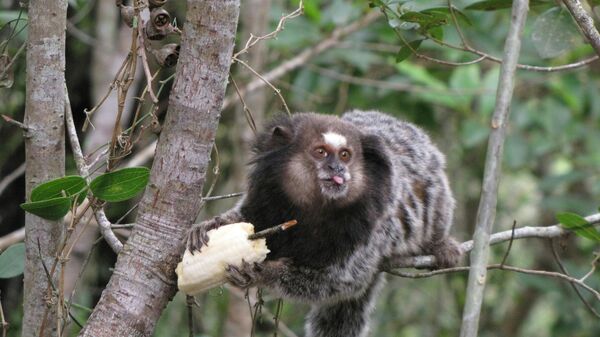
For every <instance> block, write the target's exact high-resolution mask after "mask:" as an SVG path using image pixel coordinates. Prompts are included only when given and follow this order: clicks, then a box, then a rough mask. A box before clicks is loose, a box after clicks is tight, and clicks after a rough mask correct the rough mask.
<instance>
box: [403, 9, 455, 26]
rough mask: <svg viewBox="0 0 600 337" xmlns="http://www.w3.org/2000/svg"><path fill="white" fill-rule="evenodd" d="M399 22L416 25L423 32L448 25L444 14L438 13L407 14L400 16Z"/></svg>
mask: <svg viewBox="0 0 600 337" xmlns="http://www.w3.org/2000/svg"><path fill="white" fill-rule="evenodd" d="M400 20H403V21H407V22H413V23H418V24H419V25H420V26H421V29H423V30H428V29H430V28H432V27H438V26H443V25H445V24H447V23H448V17H447V16H446V14H444V13H440V12H429V13H424V12H407V13H404V14H402V15H401V16H400Z"/></svg>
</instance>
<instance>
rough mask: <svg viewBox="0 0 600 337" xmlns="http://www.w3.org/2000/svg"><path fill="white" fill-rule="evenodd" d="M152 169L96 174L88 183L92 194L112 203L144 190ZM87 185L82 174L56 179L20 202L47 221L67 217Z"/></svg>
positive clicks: (82, 198) (23, 206)
mask: <svg viewBox="0 0 600 337" xmlns="http://www.w3.org/2000/svg"><path fill="white" fill-rule="evenodd" d="M149 176H150V170H149V169H148V168H146V167H129V168H124V169H120V170H117V171H113V172H108V173H104V174H101V175H99V176H98V177H96V178H95V179H94V180H93V181H92V182H91V183H90V186H89V189H90V191H91V193H92V195H93V196H94V197H96V198H98V199H100V200H104V201H109V202H118V201H124V200H128V199H131V198H133V197H134V196H136V195H137V194H138V193H139V192H141V191H142V190H143V189H144V188H145V187H146V184H147V183H148V179H149ZM87 189H88V185H87V183H86V181H85V179H84V178H82V177H80V176H68V177H62V178H58V179H54V180H51V181H48V182H45V183H43V184H41V185H38V186H37V187H35V188H34V189H33V190H32V191H31V201H30V202H26V203H23V204H21V208H23V209H24V210H25V211H27V212H29V213H32V214H35V215H37V216H39V217H42V218H45V219H48V220H58V219H60V218H62V217H63V216H65V215H66V214H67V213H68V212H69V210H70V209H71V206H72V204H73V203H74V202H77V203H81V202H82V201H83V200H84V199H85V196H86V194H85V192H86V191H87Z"/></svg>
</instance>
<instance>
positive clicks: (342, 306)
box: [305, 274, 385, 337]
mask: <svg viewBox="0 0 600 337" xmlns="http://www.w3.org/2000/svg"><path fill="white" fill-rule="evenodd" d="M384 283H385V282H384V277H383V275H382V274H379V275H377V276H376V277H375V280H374V281H373V283H371V285H370V286H369V288H368V289H367V290H366V291H365V293H364V294H362V295H361V296H359V297H356V298H352V299H348V300H342V301H340V302H337V303H333V304H321V305H314V306H313V307H312V309H311V311H310V312H309V314H308V317H307V318H306V326H305V328H306V337H366V336H367V334H368V333H369V325H370V324H369V323H370V320H371V318H370V316H371V312H372V311H373V308H374V306H375V301H376V298H377V294H378V293H379V290H380V289H381V288H382V287H383V284H384Z"/></svg>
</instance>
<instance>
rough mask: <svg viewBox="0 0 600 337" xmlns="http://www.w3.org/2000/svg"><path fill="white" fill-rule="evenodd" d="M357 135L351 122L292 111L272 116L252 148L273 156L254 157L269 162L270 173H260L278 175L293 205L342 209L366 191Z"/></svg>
mask: <svg viewBox="0 0 600 337" xmlns="http://www.w3.org/2000/svg"><path fill="white" fill-rule="evenodd" d="M361 139H362V134H361V132H360V131H359V130H358V129H357V128H356V127H355V126H354V125H352V124H350V123H347V122H345V121H342V120H340V119H339V118H337V117H335V116H327V115H317V114H295V115H294V116H292V117H281V118H279V119H276V120H275V121H274V122H273V123H272V124H271V126H270V128H268V129H267V130H266V134H263V135H262V136H259V140H258V142H257V144H258V146H255V152H256V153H257V154H258V155H259V156H260V154H261V153H265V152H266V153H269V154H271V155H270V156H267V157H269V158H270V159H267V160H264V159H263V160H261V159H259V158H256V159H255V160H254V161H255V163H257V164H261V162H262V163H264V162H271V165H270V168H271V172H267V171H268V169H267V168H264V169H262V170H261V171H262V172H263V173H265V174H271V175H273V176H277V177H278V178H277V179H278V180H279V186H280V187H281V188H282V189H283V191H284V192H285V194H286V195H287V197H288V198H289V199H290V200H291V201H292V202H293V203H294V204H296V205H297V206H301V207H322V206H325V205H327V206H340V207H343V206H347V205H349V204H351V203H352V202H354V201H356V200H357V199H358V198H359V197H360V196H361V194H362V193H363V191H364V190H365V186H364V184H365V177H364V157H363V147H362V143H361ZM267 157H263V158H267ZM275 162H277V164H275ZM280 171H281V172H280Z"/></svg>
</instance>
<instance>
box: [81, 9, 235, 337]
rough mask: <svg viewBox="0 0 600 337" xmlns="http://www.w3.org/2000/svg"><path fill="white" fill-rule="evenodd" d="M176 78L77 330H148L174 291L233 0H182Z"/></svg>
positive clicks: (195, 203)
mask: <svg viewBox="0 0 600 337" xmlns="http://www.w3.org/2000/svg"><path fill="white" fill-rule="evenodd" d="M187 7H188V12H187V15H186V23H185V25H184V30H183V36H182V43H181V55H180V58H179V64H178V65H177V72H176V74H177V77H176V79H175V82H174V84H173V89H172V92H171V95H170V98H169V109H168V111H167V116H166V119H165V125H164V128H163V132H162V134H161V136H160V140H159V142H158V146H157V150H156V155H155V160H154V165H153V166H152V172H151V175H150V183H149V185H148V188H147V189H146V192H145V194H144V196H143V198H142V201H141V202H140V206H139V213H138V217H137V220H136V226H135V228H134V230H133V232H132V234H131V237H130V238H129V240H128V241H127V243H126V244H125V246H124V247H123V250H122V251H121V253H120V254H119V257H118V260H117V264H116V266H115V271H114V274H113V276H112V277H111V279H110V281H109V283H108V285H107V287H106V289H105V290H104V291H103V293H102V297H101V298H100V301H99V302H98V304H97V306H96V308H95V309H94V312H93V313H92V315H91V316H90V318H89V320H88V324H87V326H86V327H85V328H84V329H83V330H82V332H81V334H80V336H94V337H102V336H136V337H139V336H151V335H152V331H153V330H154V326H155V324H156V321H157V320H158V318H159V317H160V314H161V312H162V310H163V309H164V307H165V306H166V304H167V302H168V301H169V300H170V299H171V298H172V297H173V295H174V294H175V292H176V290H177V287H176V282H175V279H176V276H175V271H174V270H175V266H176V265H177V263H178V262H179V260H180V256H181V252H182V250H183V240H184V237H185V233H186V231H187V230H188V229H189V227H190V226H191V224H192V223H193V222H194V220H195V218H196V216H197V213H198V208H199V205H200V198H199V196H200V193H201V191H202V186H203V184H204V180H205V179H204V177H205V173H206V170H207V167H208V162H209V160H210V152H211V149H212V147H213V143H214V138H215V133H216V128H217V124H218V121H219V116H220V112H221V107H222V104H223V97H224V95H225V86H226V83H227V75H228V72H229V66H230V63H231V53H232V51H233V43H234V39H235V31H236V27H237V20H238V14H239V0H211V1H206V0H205V1H199V0H188V1H187Z"/></svg>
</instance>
